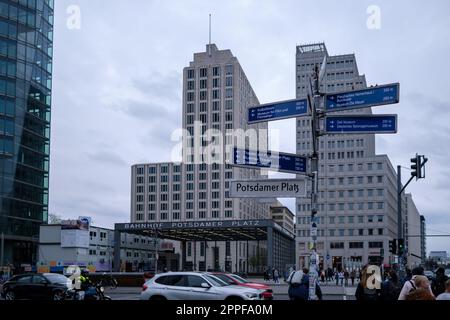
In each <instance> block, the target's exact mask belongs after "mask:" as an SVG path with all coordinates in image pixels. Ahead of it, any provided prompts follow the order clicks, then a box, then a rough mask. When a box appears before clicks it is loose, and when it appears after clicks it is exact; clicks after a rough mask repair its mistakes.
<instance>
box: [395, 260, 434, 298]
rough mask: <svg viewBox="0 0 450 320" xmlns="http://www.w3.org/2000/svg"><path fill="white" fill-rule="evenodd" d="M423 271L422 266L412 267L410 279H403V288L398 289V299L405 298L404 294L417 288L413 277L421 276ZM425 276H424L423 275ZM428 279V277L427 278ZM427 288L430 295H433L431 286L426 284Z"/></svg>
mask: <svg viewBox="0 0 450 320" xmlns="http://www.w3.org/2000/svg"><path fill="white" fill-rule="evenodd" d="M423 272H424V270H423V268H422V267H417V268H414V269H413V270H412V271H411V275H412V276H411V280H407V281H405V283H404V284H403V288H402V290H401V291H400V295H399V297H398V300H405V299H406V296H407V295H408V294H409V293H410V292H412V291H414V290H416V289H417V285H416V283H415V278H417V277H419V276H423ZM425 278H426V277H425ZM427 280H428V279H427ZM428 284H429V282H428ZM428 290H429V293H430V294H431V295H433V292H432V291H431V286H429V285H428Z"/></svg>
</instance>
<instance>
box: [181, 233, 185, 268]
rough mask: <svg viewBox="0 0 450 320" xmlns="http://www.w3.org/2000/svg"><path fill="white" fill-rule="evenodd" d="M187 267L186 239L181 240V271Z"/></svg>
mask: <svg viewBox="0 0 450 320" xmlns="http://www.w3.org/2000/svg"><path fill="white" fill-rule="evenodd" d="M185 268H186V240H183V241H181V271H184V270H185Z"/></svg>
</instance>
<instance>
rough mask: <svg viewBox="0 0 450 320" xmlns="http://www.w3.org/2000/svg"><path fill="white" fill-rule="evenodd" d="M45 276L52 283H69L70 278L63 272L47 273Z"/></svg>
mask: <svg viewBox="0 0 450 320" xmlns="http://www.w3.org/2000/svg"><path fill="white" fill-rule="evenodd" d="M45 277H46V278H47V279H48V281H50V282H51V283H67V280H69V278H67V277H66V276H63V275H61V274H46V275H45Z"/></svg>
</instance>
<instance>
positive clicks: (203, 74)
mask: <svg viewBox="0 0 450 320" xmlns="http://www.w3.org/2000/svg"><path fill="white" fill-rule="evenodd" d="M197 71H198V72H199V73H198V74H199V78H207V77H208V74H209V72H212V73H211V75H212V76H213V77H218V76H220V75H221V71H222V69H221V67H220V66H214V67H212V68H200V69H199V70H196V69H188V70H187V78H188V79H189V80H191V79H195V76H196V73H197ZM225 75H227V76H229V75H233V65H231V64H229V65H226V66H225Z"/></svg>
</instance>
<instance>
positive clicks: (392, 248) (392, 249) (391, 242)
mask: <svg viewBox="0 0 450 320" xmlns="http://www.w3.org/2000/svg"><path fill="white" fill-rule="evenodd" d="M389 252H390V253H392V254H396V253H397V239H394V240H389Z"/></svg>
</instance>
